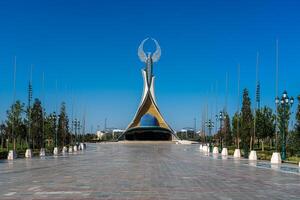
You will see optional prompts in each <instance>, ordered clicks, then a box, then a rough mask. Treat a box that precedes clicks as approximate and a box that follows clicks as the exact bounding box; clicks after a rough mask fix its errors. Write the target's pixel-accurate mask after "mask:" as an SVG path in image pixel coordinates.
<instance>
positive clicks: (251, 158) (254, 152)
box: [249, 151, 257, 160]
mask: <svg viewBox="0 0 300 200" xmlns="http://www.w3.org/2000/svg"><path fill="white" fill-rule="evenodd" d="M249 160H257V155H256V151H251V152H250V155H249Z"/></svg>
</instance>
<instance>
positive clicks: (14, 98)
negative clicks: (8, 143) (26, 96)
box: [12, 56, 17, 151]
mask: <svg viewBox="0 0 300 200" xmlns="http://www.w3.org/2000/svg"><path fill="white" fill-rule="evenodd" d="M16 73H17V57H16V56H15V59H14V92H13V107H12V109H14V104H15V101H16ZM12 136H13V141H14V142H13V143H14V151H16V138H15V117H14V115H13V123H12Z"/></svg>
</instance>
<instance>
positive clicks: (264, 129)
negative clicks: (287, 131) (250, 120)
mask: <svg viewBox="0 0 300 200" xmlns="http://www.w3.org/2000/svg"><path fill="white" fill-rule="evenodd" d="M255 117H256V123H255V127H256V136H257V138H258V140H260V141H261V144H262V151H264V141H265V140H266V139H267V138H269V139H270V140H272V138H273V136H274V132H275V117H276V116H275V115H274V114H273V112H272V110H271V108H268V107H266V106H265V107H264V108H262V109H259V110H256V116H255Z"/></svg>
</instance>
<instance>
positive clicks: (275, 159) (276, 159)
mask: <svg viewBox="0 0 300 200" xmlns="http://www.w3.org/2000/svg"><path fill="white" fill-rule="evenodd" d="M271 164H281V155H280V153H278V152H273V154H272V158H271Z"/></svg>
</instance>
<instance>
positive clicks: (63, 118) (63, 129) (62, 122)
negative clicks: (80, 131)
mask: <svg viewBox="0 0 300 200" xmlns="http://www.w3.org/2000/svg"><path fill="white" fill-rule="evenodd" d="M57 138H58V143H59V145H61V146H65V144H69V142H70V133H69V119H68V116H67V111H66V104H65V103H64V102H63V103H62V104H61V108H60V114H59V118H58V129H57Z"/></svg>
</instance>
